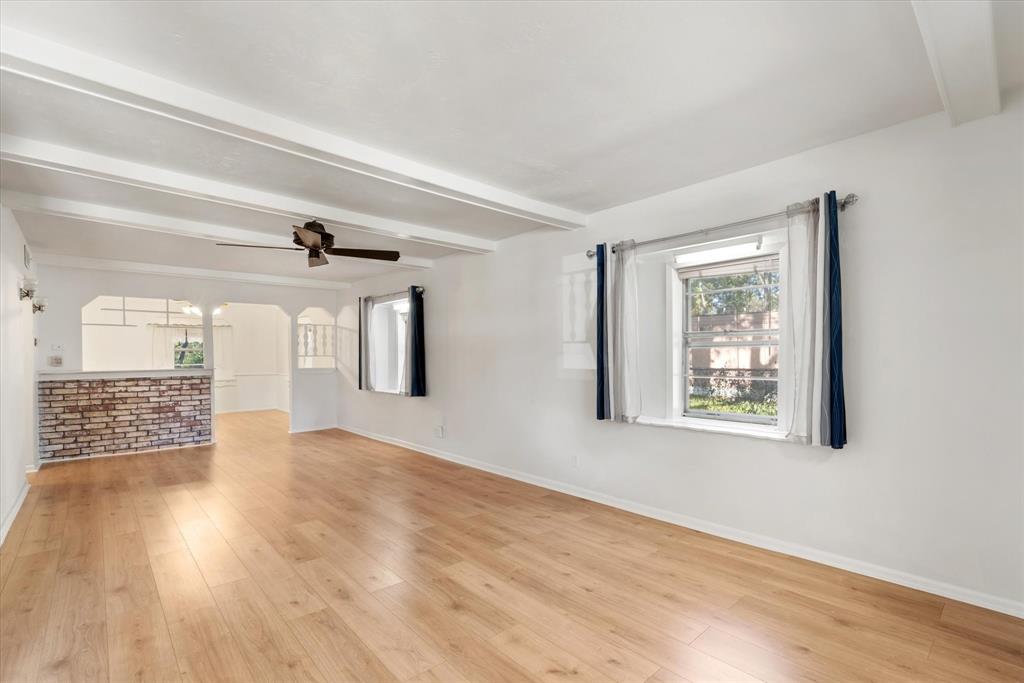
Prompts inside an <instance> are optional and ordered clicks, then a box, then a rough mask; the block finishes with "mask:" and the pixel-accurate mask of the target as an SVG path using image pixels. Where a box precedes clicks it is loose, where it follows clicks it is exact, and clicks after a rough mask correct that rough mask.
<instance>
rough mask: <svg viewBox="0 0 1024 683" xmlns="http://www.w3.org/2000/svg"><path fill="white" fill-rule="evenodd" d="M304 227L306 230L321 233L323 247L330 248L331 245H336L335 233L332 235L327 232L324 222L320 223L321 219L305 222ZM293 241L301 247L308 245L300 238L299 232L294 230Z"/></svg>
mask: <svg viewBox="0 0 1024 683" xmlns="http://www.w3.org/2000/svg"><path fill="white" fill-rule="evenodd" d="M302 227H304V228H305V229H306V230H312V231H313V232H318V233H320V248H321V249H330V248H331V247H333V246H334V235H332V234H331V233H329V232H327V230H325V229H324V226H323V223H320V222H319V221H309V222H308V223H305V224H304V225H303V226H302ZM292 243H293V244H296V245H298V246H300V247H305V246H306V245H305V244H303V242H302V240H301V239H300V238H299V235H298V233H296V232H292Z"/></svg>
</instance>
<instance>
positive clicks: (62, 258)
mask: <svg viewBox="0 0 1024 683" xmlns="http://www.w3.org/2000/svg"><path fill="white" fill-rule="evenodd" d="M32 259H33V260H34V261H35V262H36V263H37V264H42V265H44V266H57V267H60V268H85V269H86V270H103V271H108V272H116V273H142V274H144V275H167V276H172V277H188V278H195V279H198V280H224V281H229V282H250V283H253V284H258V285H283V286H286V287H305V288H307V289H327V290H331V289H334V290H337V289H348V288H349V287H351V286H352V284H351V283H349V282H338V281H337V280H314V279H313V278H305V277H289V276H286V275H267V274H266V273H243V272H240V271H237V270H214V269H212V268H187V267H185V266H168V265H164V264H162V263H141V262H138V261H120V260H117V259H105V258H89V257H87V256H73V255H70V254H55V253H52V252H48V251H35V250H33V252H32Z"/></svg>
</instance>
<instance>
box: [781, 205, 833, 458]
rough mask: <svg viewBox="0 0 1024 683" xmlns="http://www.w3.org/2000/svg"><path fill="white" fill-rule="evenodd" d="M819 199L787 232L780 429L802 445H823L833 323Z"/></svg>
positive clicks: (796, 210) (793, 212) (801, 208)
mask: <svg viewBox="0 0 1024 683" xmlns="http://www.w3.org/2000/svg"><path fill="white" fill-rule="evenodd" d="M819 209H820V203H819V201H818V200H817V199H814V200H811V201H810V202H803V203H801V204H794V205H792V206H790V207H789V216H788V221H787V226H786V246H785V249H784V252H783V261H784V264H785V265H784V267H785V279H784V284H785V296H784V301H786V302H787V303H786V311H785V312H784V314H783V320H784V327H783V330H782V334H783V340H782V348H784V349H787V353H786V355H785V356H784V357H783V358H781V359H780V363H779V379H780V387H785V388H786V390H787V395H786V396H785V397H782V396H780V399H781V400H780V405H779V418H780V421H779V427H780V429H782V430H784V431H785V432H786V434H787V436H788V437H789V438H790V439H792V440H794V441H798V442H801V443H815V444H817V443H820V442H821V439H820V427H821V387H822V351H823V348H824V346H825V344H826V340H825V330H826V329H827V321H825V320H823V309H824V301H825V280H824V264H823V259H824V253H825V252H824V238H823V235H824V216H823V215H822V212H821V211H820V210H819Z"/></svg>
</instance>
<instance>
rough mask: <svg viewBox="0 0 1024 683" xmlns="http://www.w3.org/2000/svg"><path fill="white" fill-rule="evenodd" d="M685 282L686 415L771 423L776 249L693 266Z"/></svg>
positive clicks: (775, 375) (774, 412)
mask: <svg viewBox="0 0 1024 683" xmlns="http://www.w3.org/2000/svg"><path fill="white" fill-rule="evenodd" d="M677 273H678V276H679V279H680V281H681V282H682V302H681V303H682V306H683V311H682V315H681V317H680V318H681V320H682V334H681V337H680V338H681V340H682V353H681V356H682V363H683V372H682V379H683V387H682V415H683V416H684V417H698V418H709V419H725V420H733V421H742V422H753V423H762V424H771V425H774V424H776V423H777V421H778V396H779V297H780V277H779V259H778V255H777V254H774V255H769V256H759V257H757V258H753V259H743V260H734V261H726V262H718V263H709V264H705V265H699V266H689V267H685V268H679V269H678V270H677Z"/></svg>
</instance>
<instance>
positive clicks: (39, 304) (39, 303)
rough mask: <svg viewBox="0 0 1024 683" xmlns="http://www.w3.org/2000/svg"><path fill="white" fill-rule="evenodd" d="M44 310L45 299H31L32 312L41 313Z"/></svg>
mask: <svg viewBox="0 0 1024 683" xmlns="http://www.w3.org/2000/svg"><path fill="white" fill-rule="evenodd" d="M45 310H46V299H32V312H33V313H42V312H44V311H45Z"/></svg>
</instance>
